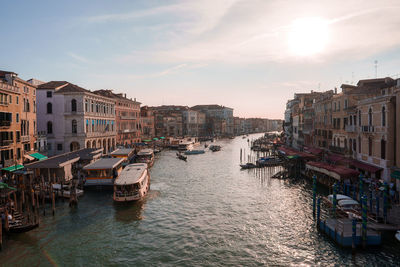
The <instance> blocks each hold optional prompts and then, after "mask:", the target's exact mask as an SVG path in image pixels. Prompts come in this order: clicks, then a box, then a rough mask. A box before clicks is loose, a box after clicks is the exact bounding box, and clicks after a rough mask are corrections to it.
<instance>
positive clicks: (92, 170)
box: [83, 158, 125, 186]
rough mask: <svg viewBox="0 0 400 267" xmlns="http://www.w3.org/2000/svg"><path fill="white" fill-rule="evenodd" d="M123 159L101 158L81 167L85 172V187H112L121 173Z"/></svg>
mask: <svg viewBox="0 0 400 267" xmlns="http://www.w3.org/2000/svg"><path fill="white" fill-rule="evenodd" d="M124 160H125V159H124V158H101V159H99V160H97V161H95V162H93V163H91V164H89V165H86V166H85V167H83V170H85V171H86V172H87V175H86V182H85V186H112V185H113V184H114V180H115V178H117V177H118V175H119V174H120V172H121V171H122V163H123V162H124Z"/></svg>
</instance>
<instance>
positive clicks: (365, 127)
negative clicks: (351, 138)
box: [361, 125, 375, 133]
mask: <svg viewBox="0 0 400 267" xmlns="http://www.w3.org/2000/svg"><path fill="white" fill-rule="evenodd" d="M361 131H362V132H363V133H373V132H375V127H374V126H370V125H363V126H361Z"/></svg>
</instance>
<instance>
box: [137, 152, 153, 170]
mask: <svg viewBox="0 0 400 267" xmlns="http://www.w3.org/2000/svg"><path fill="white" fill-rule="evenodd" d="M136 162H137V163H147V167H148V168H151V167H152V166H153V164H154V152H153V150H152V149H150V148H145V149H142V150H140V151H139V153H137V158H136Z"/></svg>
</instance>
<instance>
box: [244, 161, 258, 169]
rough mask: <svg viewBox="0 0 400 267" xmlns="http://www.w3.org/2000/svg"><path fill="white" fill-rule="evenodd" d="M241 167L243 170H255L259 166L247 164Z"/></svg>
mask: <svg viewBox="0 0 400 267" xmlns="http://www.w3.org/2000/svg"><path fill="white" fill-rule="evenodd" d="M240 167H242V169H253V168H256V167H257V165H255V164H254V163H251V162H249V163H246V164H241V165H240Z"/></svg>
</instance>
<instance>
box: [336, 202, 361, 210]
mask: <svg viewBox="0 0 400 267" xmlns="http://www.w3.org/2000/svg"><path fill="white" fill-rule="evenodd" d="M359 207H360V204H359V203H358V202H357V201H355V200H353V199H342V200H339V201H338V208H339V209H341V210H354V209H358V208H359Z"/></svg>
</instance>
